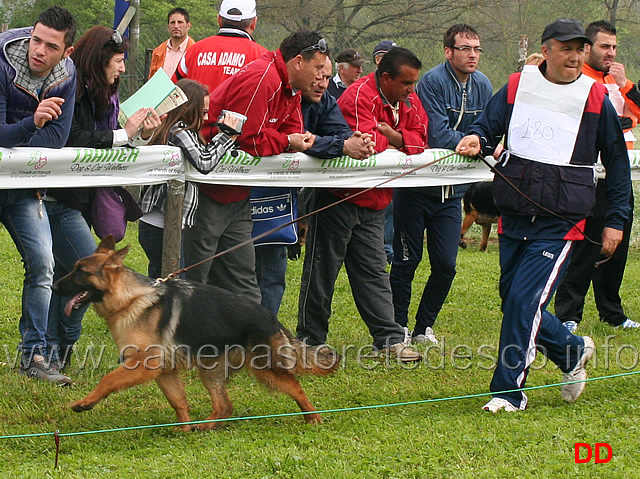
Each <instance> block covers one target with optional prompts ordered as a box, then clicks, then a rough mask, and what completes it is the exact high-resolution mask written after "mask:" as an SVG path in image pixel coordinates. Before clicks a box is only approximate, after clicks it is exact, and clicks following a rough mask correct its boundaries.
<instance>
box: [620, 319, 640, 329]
mask: <svg viewBox="0 0 640 479" xmlns="http://www.w3.org/2000/svg"><path fill="white" fill-rule="evenodd" d="M620 327H621V328H622V329H633V328H640V323H638V322H636V321H632V320H631V319H629V318H627V319H625V320H624V323H622V324H621V325H620Z"/></svg>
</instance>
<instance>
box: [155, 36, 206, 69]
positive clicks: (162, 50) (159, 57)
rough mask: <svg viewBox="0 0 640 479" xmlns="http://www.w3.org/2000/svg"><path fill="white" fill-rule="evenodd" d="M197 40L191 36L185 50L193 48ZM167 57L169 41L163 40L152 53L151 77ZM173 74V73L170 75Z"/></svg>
mask: <svg viewBox="0 0 640 479" xmlns="http://www.w3.org/2000/svg"><path fill="white" fill-rule="evenodd" d="M195 42H196V41H195V40H194V39H193V38H191V37H189V41H188V42H187V48H185V50H184V51H185V52H186V51H187V50H188V49H189V48H191V46H192V45H193V44H194V43H195ZM166 57H167V42H162V43H161V44H160V45H158V46H157V47H156V48H154V50H153V53H152V54H151V67H149V78H151V77H152V76H153V74H154V73H155V72H157V71H158V70H160V68H162V67H163V65H164V59H165V58H166ZM169 76H171V75H169Z"/></svg>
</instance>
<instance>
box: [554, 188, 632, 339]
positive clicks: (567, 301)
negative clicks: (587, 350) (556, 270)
mask: <svg viewBox="0 0 640 479" xmlns="http://www.w3.org/2000/svg"><path fill="white" fill-rule="evenodd" d="M630 205H631V215H630V217H629V219H628V220H627V221H626V223H625V224H624V231H623V234H624V236H623V238H622V242H621V243H620V245H619V246H618V248H617V249H616V251H615V253H614V254H613V256H612V257H611V259H609V260H608V261H606V262H605V263H602V264H601V265H600V266H598V267H597V268H596V267H595V263H596V261H598V260H599V259H602V258H600V248H601V246H600V245H599V244H593V243H592V242H591V241H588V240H586V239H585V240H583V241H580V242H579V243H577V244H576V246H575V248H574V251H573V254H572V256H571V261H570V262H569V267H568V268H567V273H566V274H565V276H564V278H563V279H562V282H561V283H560V286H559V287H558V291H557V292H556V301H555V311H556V315H557V316H558V318H560V320H561V321H563V322H564V321H575V322H576V323H579V322H580V321H581V320H582V312H583V310H584V301H585V296H586V294H587V292H588V291H589V285H590V284H592V283H593V296H594V298H595V302H596V307H597V308H598V313H599V314H600V320H601V321H605V322H607V323H609V324H611V325H612V326H619V325H621V324H622V323H623V322H624V321H625V319H627V315H626V314H625V312H624V309H623V308H622V300H621V299H620V285H621V284H622V277H623V276H624V268H625V265H626V262H627V253H628V252H629V238H630V236H631V226H632V224H633V194H632V195H631V198H630ZM608 208H609V202H608V201H607V187H606V181H602V180H601V181H599V182H598V186H597V187H596V204H595V206H594V209H593V211H592V215H591V216H590V217H589V218H588V219H587V222H586V225H585V233H586V235H587V236H588V237H589V238H591V239H592V240H594V241H597V242H600V240H601V239H602V230H603V229H604V225H605V219H606V214H607V209H608Z"/></svg>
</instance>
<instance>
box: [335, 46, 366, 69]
mask: <svg viewBox="0 0 640 479" xmlns="http://www.w3.org/2000/svg"><path fill="white" fill-rule="evenodd" d="M336 62H338V63H350V64H351V65H353V66H356V67H359V66H360V65H362V64H363V63H369V62H368V61H367V60H365V59H364V58H362V55H360V54H359V53H358V51H357V50H356V49H355V48H347V49H346V50H344V51H341V52H340V53H339V54H338V56H337V57H336Z"/></svg>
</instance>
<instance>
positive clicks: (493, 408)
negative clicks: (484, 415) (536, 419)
mask: <svg viewBox="0 0 640 479" xmlns="http://www.w3.org/2000/svg"><path fill="white" fill-rule="evenodd" d="M482 409H484V410H485V411H489V412H492V413H493V414H495V413H497V412H498V411H500V410H501V409H504V410H505V411H506V412H517V411H519V409H518V408H517V407H515V406H514V405H513V404H511V403H510V402H509V401H507V400H506V399H503V398H493V399H491V401H489V402H488V403H487V404H485V405H484V406H482Z"/></svg>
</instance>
